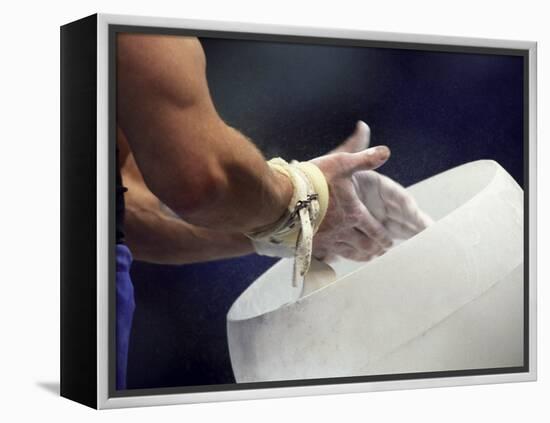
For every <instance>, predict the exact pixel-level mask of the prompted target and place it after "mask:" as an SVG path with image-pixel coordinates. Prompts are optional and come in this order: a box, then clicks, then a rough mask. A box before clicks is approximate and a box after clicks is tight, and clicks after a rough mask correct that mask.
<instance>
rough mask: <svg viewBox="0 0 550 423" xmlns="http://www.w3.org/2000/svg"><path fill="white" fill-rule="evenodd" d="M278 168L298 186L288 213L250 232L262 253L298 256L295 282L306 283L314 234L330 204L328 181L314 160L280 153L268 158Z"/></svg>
mask: <svg viewBox="0 0 550 423" xmlns="http://www.w3.org/2000/svg"><path fill="white" fill-rule="evenodd" d="M268 165H269V166H270V168H271V169H273V170H274V171H276V172H279V173H282V174H284V175H286V176H287V177H288V178H289V179H290V181H291V183H292V186H293V188H294V192H293V195H292V198H291V200H290V202H289V205H288V207H287V210H286V212H285V213H284V215H283V216H282V217H281V218H280V219H279V220H278V221H277V222H275V223H274V224H272V225H269V226H268V227H265V228H261V229H259V230H256V231H254V232H250V233H247V234H246V235H247V236H248V237H249V238H250V239H251V240H252V244H253V246H254V248H255V250H256V252H257V253H258V254H261V255H267V256H275V257H294V272H293V277H292V285H293V286H297V285H298V282H302V283H303V278H304V277H305V275H306V274H307V271H308V270H309V266H310V263H311V252H312V249H313V236H314V234H315V233H316V232H317V230H318V229H319V226H320V225H321V222H322V221H323V218H324V217H325V214H326V211H327V208H328V198H329V192H328V185H327V182H326V179H325V177H324V175H323V173H322V172H321V170H320V169H319V168H318V167H317V166H315V165H314V164H313V163H310V162H297V161H293V162H291V163H287V162H286V161H284V160H283V159H281V158H279V157H277V158H274V159H271V160H269V161H268Z"/></svg>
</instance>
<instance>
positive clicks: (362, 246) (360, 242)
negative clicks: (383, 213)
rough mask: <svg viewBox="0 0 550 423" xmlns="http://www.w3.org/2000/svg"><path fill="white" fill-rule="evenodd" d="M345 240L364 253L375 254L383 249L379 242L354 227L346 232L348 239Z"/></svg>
mask: <svg viewBox="0 0 550 423" xmlns="http://www.w3.org/2000/svg"><path fill="white" fill-rule="evenodd" d="M344 242H345V243H347V244H348V245H350V246H352V247H353V248H354V249H355V250H357V251H359V252H360V253H361V254H363V255H375V254H378V253H379V252H380V250H382V247H381V245H380V244H378V242H376V241H375V240H374V239H372V238H371V237H369V236H367V235H366V234H365V233H364V232H363V231H362V230H360V229H358V228H353V230H352V231H349V232H348V233H346V240H345V241H344Z"/></svg>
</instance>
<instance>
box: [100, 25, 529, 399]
mask: <svg viewBox="0 0 550 423" xmlns="http://www.w3.org/2000/svg"><path fill="white" fill-rule="evenodd" d="M280 38H281V39H277V40H274V39H269V38H268V37H263V38H262V37H260V36H253V35H250V34H248V36H239V35H238V34H233V36H232V37H221V36H220V37H215V36H207V35H204V34H198V35H193V34H192V33H189V31H188V32H187V33H185V34H181V35H180V34H174V33H170V34H163V33H162V31H159V33H152V32H151V31H147V32H139V31H136V32H132V31H126V32H118V33H116V34H115V38H114V47H115V56H114V57H115V62H114V66H115V73H114V75H115V80H114V83H115V95H116V110H114V111H113V119H114V120H115V122H116V137H115V138H116V139H115V140H113V142H114V143H116V163H115V164H114V165H115V169H114V170H115V172H114V174H115V175H116V178H114V180H113V181H112V183H113V184H114V189H113V192H114V201H115V204H116V213H115V214H116V215H115V216H114V219H115V222H114V223H115V224H114V228H115V231H116V232H115V233H114V234H113V236H112V239H113V243H114V244H115V247H114V252H115V256H114V257H113V260H114V262H115V267H114V269H115V272H114V273H115V274H114V275H113V280H112V289H113V290H112V292H113V293H114V295H115V296H116V301H115V302H116V304H115V309H114V311H113V313H114V314H113V316H114V319H113V321H112V322H110V324H112V325H114V330H113V338H112V339H111V342H112V345H111V347H112V351H113V356H112V358H113V359H114V362H115V363H116V365H115V366H114V368H113V375H112V378H113V380H114V385H115V389H116V390H117V391H118V392H122V393H132V392H142V391H143V390H149V391H148V392H153V391H151V390H156V391H154V392H163V391H162V390H163V389H179V390H181V392H190V391H200V390H202V389H230V388H231V387H235V386H240V387H243V388H246V387H249V386H250V387H254V388H258V387H264V386H265V387H273V386H295V385H301V384H302V385H303V384H322V383H354V382H357V381H363V382H364V381H379V380H399V379H405V378H408V379H410V378H426V377H446V376H455V375H456V376H458V375H473V374H494V373H510V372H518V371H525V367H524V366H525V364H526V351H527V350H526V334H525V324H524V323H525V321H526V320H525V313H526V310H525V301H524V300H525V283H524V282H526V280H525V269H524V248H525V243H524V240H525V230H526V228H525V224H524V217H525V214H524V186H525V184H526V182H527V181H526V174H527V173H526V171H527V169H526V168H525V165H524V163H525V160H526V158H527V153H526V152H527V150H526V144H525V143H526V138H525V133H526V125H527V123H526V122H525V121H524V116H525V114H524V107H525V98H526V94H527V93H526V88H525V80H526V78H527V75H525V74H524V72H525V68H524V58H523V56H520V55H515V54H506V52H504V51H501V52H495V51H488V50H487V51H473V50H470V51H468V50H467V49H462V50H461V49H458V48H455V49H454V50H453V49H448V48H445V47H444V46H443V47H439V48H427V47H426V48H421V47H418V48H412V47H410V46H409V47H407V48H405V47H403V48H401V47H399V46H391V45H384V44H382V43H379V44H378V45H369V43H368V42H363V43H359V42H356V43H352V42H346V41H345V40H340V41H337V40H332V41H330V40H323V39H310V40H308V39H299V38H298V37H294V38H292V39H291V38H287V39H284V37H280Z"/></svg>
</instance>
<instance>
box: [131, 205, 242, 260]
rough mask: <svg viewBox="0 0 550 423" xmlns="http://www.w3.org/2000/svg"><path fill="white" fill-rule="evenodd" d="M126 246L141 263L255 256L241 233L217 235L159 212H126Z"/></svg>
mask: <svg viewBox="0 0 550 423" xmlns="http://www.w3.org/2000/svg"><path fill="white" fill-rule="evenodd" d="M125 219H126V222H125V224H126V243H127V244H128V246H129V247H130V249H131V251H132V254H133V255H134V257H135V258H136V259H138V260H143V261H147V262H151V263H159V264H185V263H195V262H204V261H209V260H217V259H223V258H230V257H237V256H241V255H244V254H250V253H252V252H253V249H252V245H251V243H250V240H249V239H247V238H246V237H245V236H244V235H242V234H238V233H228V232H218V231H214V230H209V229H205V228H201V227H197V226H194V225H191V224H188V223H186V222H184V221H182V220H180V219H177V218H174V217H170V216H168V215H167V214H165V213H163V212H162V211H160V209H159V210H154V209H147V208H141V207H138V206H132V205H131V206H129V207H127V208H126V215H125Z"/></svg>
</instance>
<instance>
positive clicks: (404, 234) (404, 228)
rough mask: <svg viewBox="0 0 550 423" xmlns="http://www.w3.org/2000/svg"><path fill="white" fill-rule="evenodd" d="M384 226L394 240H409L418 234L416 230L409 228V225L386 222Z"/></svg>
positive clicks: (391, 221) (392, 221) (394, 221)
mask: <svg viewBox="0 0 550 423" xmlns="http://www.w3.org/2000/svg"><path fill="white" fill-rule="evenodd" d="M384 226H385V227H386V229H387V230H388V232H389V233H390V234H391V235H392V237H393V238H396V239H409V238H412V237H413V236H415V235H416V234H417V233H418V232H419V231H418V230H417V229H416V228H411V227H410V225H408V224H406V223H404V222H398V221H396V220H388V221H387V222H386V223H385V225H384Z"/></svg>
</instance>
